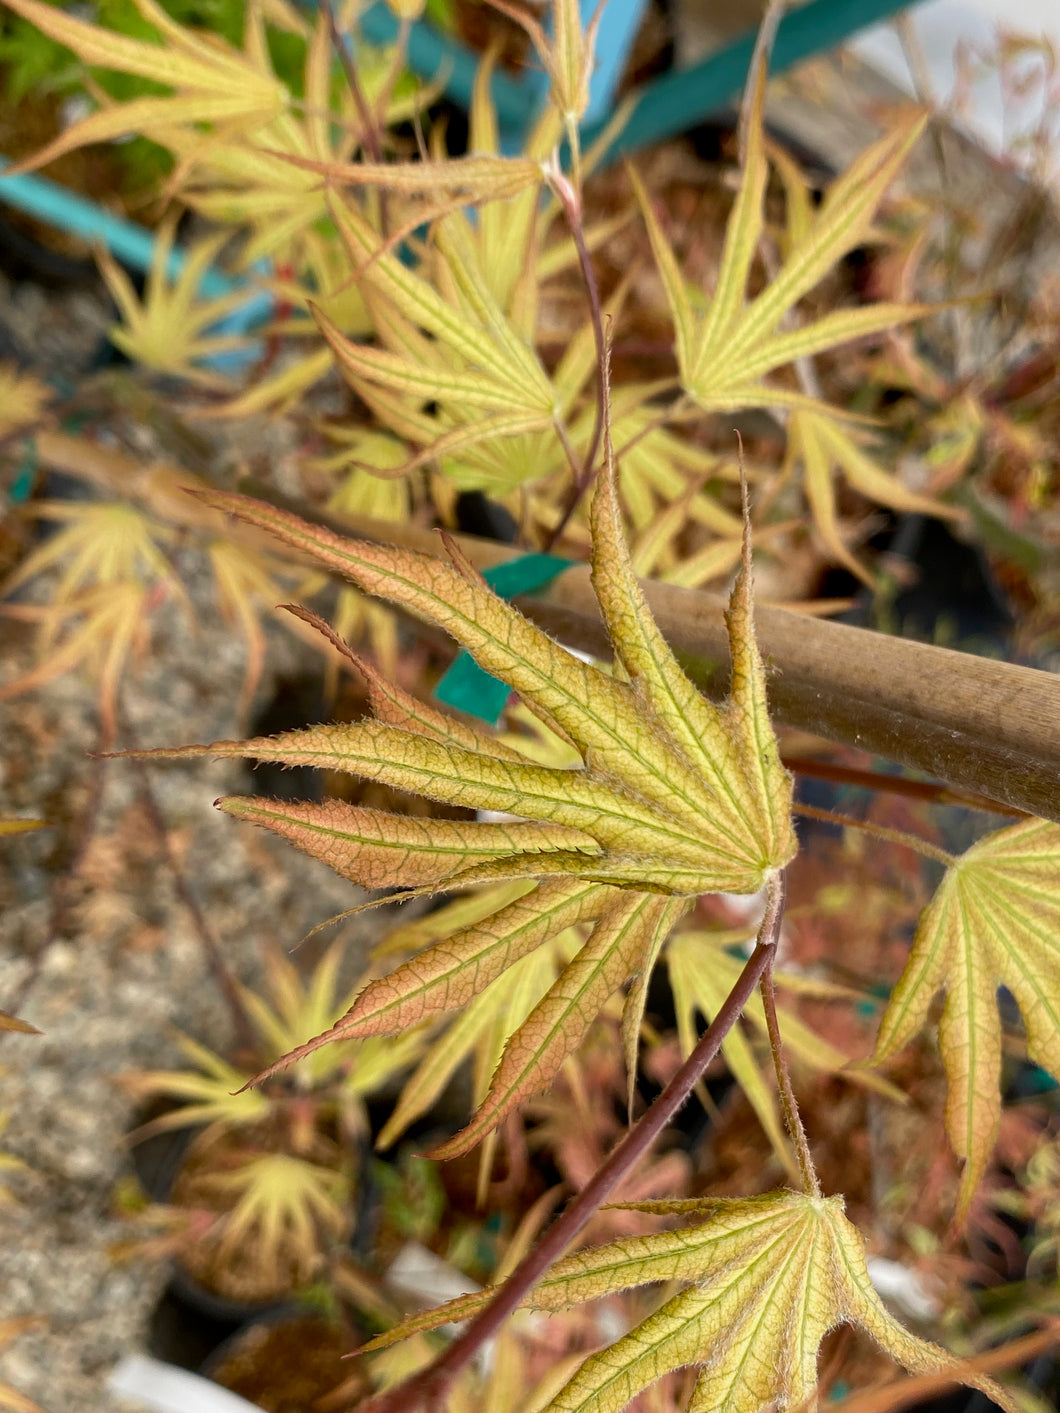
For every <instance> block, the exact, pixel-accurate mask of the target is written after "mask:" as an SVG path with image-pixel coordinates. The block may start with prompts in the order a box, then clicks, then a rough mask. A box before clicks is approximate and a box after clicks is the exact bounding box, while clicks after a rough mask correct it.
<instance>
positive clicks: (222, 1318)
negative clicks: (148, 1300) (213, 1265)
mask: <svg viewBox="0 0 1060 1413" xmlns="http://www.w3.org/2000/svg"><path fill="white" fill-rule="evenodd" d="M193 1137H194V1133H193V1132H192V1131H191V1130H190V1129H180V1130H177V1131H176V1132H166V1133H155V1134H152V1135H151V1136H150V1137H149V1138H145V1139H144V1140H143V1141H142V1142H141V1143H137V1144H136V1145H135V1146H134V1147H133V1149H132V1159H133V1167H134V1169H135V1170H136V1176H137V1177H138V1179H139V1181H140V1186H141V1187H142V1188H143V1190H144V1191H145V1192H146V1193H147V1195H148V1197H150V1198H151V1200H152V1202H158V1203H161V1204H168V1203H170V1202H171V1201H172V1197H173V1189H174V1187H175V1186H176V1182H177V1179H178V1177H179V1175H180V1172H181V1168H182V1167H183V1164H184V1159H185V1156H186V1154H187V1151H188V1149H189V1148H190V1146H191V1142H192V1138H193ZM167 1295H168V1296H169V1297H170V1300H169V1302H168V1303H169V1304H170V1305H172V1303H173V1300H174V1299H175V1300H176V1301H177V1302H178V1303H179V1304H181V1305H184V1306H186V1307H187V1308H188V1309H189V1310H191V1311H193V1312H194V1313H195V1314H196V1315H197V1316H199V1317H202V1322H205V1324H206V1325H214V1326H217V1327H218V1328H217V1332H216V1335H215V1338H214V1339H213V1340H212V1342H211V1343H210V1345H208V1347H212V1346H213V1345H214V1344H216V1343H218V1341H220V1340H222V1339H226V1338H227V1337H228V1336H229V1335H230V1334H231V1333H232V1331H233V1329H235V1328H237V1327H238V1326H241V1325H245V1324H246V1323H247V1322H248V1321H252V1320H256V1319H260V1318H262V1317H264V1316H266V1315H270V1314H272V1313H273V1312H275V1311H276V1310H279V1309H282V1308H284V1305H285V1304H286V1303H287V1297H275V1298H271V1299H268V1300H259V1301H254V1300H233V1299H230V1298H228V1297H227V1296H224V1295H219V1294H218V1293H217V1292H215V1291H212V1290H210V1288H209V1287H208V1286H205V1285H203V1284H202V1282H201V1281H198V1280H196V1278H195V1277H194V1276H193V1275H191V1274H190V1272H189V1271H187V1270H186V1269H185V1267H184V1266H183V1265H181V1263H180V1262H179V1261H178V1260H176V1259H173V1260H171V1261H170V1264H169V1281H168V1283H167ZM197 1342H201V1341H197ZM153 1352H158V1351H153ZM173 1362H175V1363H180V1364H182V1366H183V1367H185V1368H196V1367H198V1364H199V1362H200V1358H195V1359H194V1362H193V1363H190V1364H186V1363H185V1362H184V1360H182V1359H175V1360H174V1361H173Z"/></svg>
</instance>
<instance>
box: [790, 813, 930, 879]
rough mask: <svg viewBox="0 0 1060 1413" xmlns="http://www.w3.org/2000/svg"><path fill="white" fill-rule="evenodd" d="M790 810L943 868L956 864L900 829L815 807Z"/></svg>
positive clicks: (927, 844) (913, 835)
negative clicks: (882, 841) (909, 851)
mask: <svg viewBox="0 0 1060 1413" xmlns="http://www.w3.org/2000/svg"><path fill="white" fill-rule="evenodd" d="M791 810H792V813H793V814H801V815H804V816H805V817H806V818H807V819H820V820H823V821H824V823H825V824H841V825H843V827H844V828H846V829H860V830H862V831H863V832H864V833H865V834H871V835H872V836H873V837H874V838H876V839H886V840H887V842H888V844H901V845H903V846H904V847H905V848H907V849H912V850H913V851H914V853H917V854H922V855H923V856H924V858H926V859H934V860H935V862H936V863H940V864H942V865H943V867H944V868H950V867H951V866H952V865H953V864H954V863H955V862H956V860H955V859H954V857H953V855H952V854H948V853H947V852H946V850H945V849H938V848H936V847H935V845H934V844H929V843H928V841H927V840H926V839H920V838H918V837H917V835H915V834H906V833H905V831H904V830H902V829H888V828H887V827H886V826H885V825H883V824H871V823H870V822H869V821H868V820H867V819H855V818H854V816H853V815H849V814H839V813H838V812H837V811H836V810H822V809H818V808H817V806H816V805H803V804H794V805H792V807H791Z"/></svg>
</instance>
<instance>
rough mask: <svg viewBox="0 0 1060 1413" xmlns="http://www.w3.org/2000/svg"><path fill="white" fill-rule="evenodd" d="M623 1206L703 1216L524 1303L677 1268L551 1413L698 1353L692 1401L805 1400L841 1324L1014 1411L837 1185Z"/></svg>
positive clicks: (718, 1411) (778, 1405)
mask: <svg viewBox="0 0 1060 1413" xmlns="http://www.w3.org/2000/svg"><path fill="white" fill-rule="evenodd" d="M618 1205H619V1206H621V1207H628V1208H630V1209H632V1210H635V1211H642V1212H651V1213H653V1214H656V1215H665V1214H673V1215H681V1216H684V1217H686V1218H687V1217H691V1218H693V1219H698V1220H694V1223H693V1224H692V1225H686V1226H680V1227H678V1228H676V1229H675V1230H671V1231H665V1232H654V1233H652V1234H651V1235H649V1236H633V1237H631V1236H624V1237H622V1238H620V1239H619V1240H617V1241H611V1242H607V1243H605V1244H604V1245H602V1246H595V1247H589V1248H588V1249H586V1250H583V1251H577V1252H575V1253H574V1254H573V1255H570V1256H567V1257H565V1258H564V1259H563V1260H562V1261H559V1262H557V1264H556V1265H555V1266H553V1267H552V1269H551V1271H549V1273H548V1274H547V1275H546V1276H545V1277H544V1278H543V1279H542V1280H541V1282H540V1284H538V1285H537V1286H536V1287H535V1289H534V1291H533V1292H532V1294H530V1295H529V1296H528V1297H527V1299H526V1301H525V1304H526V1305H527V1306H528V1307H530V1308H531V1309H535V1310H549V1311H551V1310H563V1309H566V1308H568V1307H570V1306H573V1305H578V1304H580V1303H582V1302H583V1301H586V1300H596V1299H599V1298H600V1297H601V1296H605V1295H611V1294H614V1293H615V1292H617V1291H621V1290H629V1289H632V1288H633V1287H634V1286H640V1285H648V1284H652V1283H655V1282H662V1281H667V1282H669V1281H679V1282H680V1283H681V1289H680V1290H678V1291H677V1293H676V1294H673V1295H671V1296H670V1297H669V1298H668V1299H666V1300H664V1301H663V1303H662V1305H661V1306H660V1307H659V1308H658V1309H657V1310H656V1311H655V1313H654V1314H652V1315H649V1316H648V1318H647V1319H646V1320H644V1321H642V1322H641V1323H640V1324H639V1325H637V1326H636V1328H635V1329H632V1330H630V1332H629V1333H628V1334H626V1335H624V1336H623V1337H622V1338H621V1339H619V1340H618V1341H617V1342H616V1343H615V1344H612V1345H610V1346H609V1347H607V1348H605V1349H602V1350H600V1351H599V1352H598V1353H595V1354H591V1355H590V1356H589V1358H588V1359H587V1360H586V1361H585V1363H584V1364H582V1366H581V1368H580V1369H578V1371H577V1372H576V1373H575V1374H574V1376H573V1378H571V1379H570V1381H569V1382H568V1383H567V1384H566V1386H565V1387H564V1388H563V1389H561V1390H560V1392H559V1393H558V1394H557V1395H556V1397H555V1398H554V1399H553V1400H552V1402H551V1403H550V1404H549V1405H548V1408H547V1409H546V1410H545V1413H618V1410H619V1409H622V1408H625V1407H626V1406H627V1405H628V1404H629V1403H630V1402H632V1400H633V1399H634V1398H635V1397H636V1396H637V1394H639V1393H640V1392H641V1391H642V1390H643V1389H646V1388H648V1387H650V1386H651V1385H652V1384H653V1383H655V1382H656V1381H657V1380H658V1379H661V1378H662V1377H663V1375H664V1374H666V1373H668V1372H670V1371H671V1370H673V1369H683V1368H688V1367H689V1366H698V1367H699V1368H700V1373H699V1377H698V1379H697V1381H696V1385H695V1388H694V1389H693V1391H692V1396H691V1399H690V1401H689V1403H688V1406H687V1413H764V1410H766V1409H771V1410H783V1409H794V1408H806V1407H807V1406H812V1405H810V1404H809V1400H811V1399H812V1397H813V1394H814V1391H815V1388H816V1385H817V1354H818V1350H819V1348H820V1344H821V1341H822V1339H823V1338H824V1336H825V1335H826V1334H827V1333H828V1331H829V1330H831V1329H834V1328H835V1326H836V1325H840V1324H843V1323H850V1324H855V1325H860V1327H861V1328H862V1329H863V1330H866V1331H867V1332H868V1333H869V1334H870V1335H872V1337H873V1339H875V1340H876V1342H877V1343H878V1344H879V1345H881V1346H882V1348H883V1349H885V1350H886V1352H887V1353H888V1354H889V1355H890V1356H891V1358H892V1359H894V1360H895V1361H896V1362H897V1363H899V1364H901V1365H903V1366H904V1367H905V1368H906V1369H908V1370H910V1371H911V1372H917V1373H935V1374H939V1373H941V1374H946V1373H951V1374H952V1376H953V1379H954V1381H955V1382H967V1383H969V1384H971V1385H972V1386H974V1387H976V1388H981V1389H983V1390H984V1392H987V1393H989V1396H990V1397H991V1398H993V1399H994V1400H995V1402H997V1403H999V1404H1000V1405H1001V1406H1002V1407H1003V1408H1006V1409H1010V1410H1013V1413H1015V1404H1014V1403H1013V1402H1012V1400H1010V1399H1009V1398H1008V1397H1007V1395H1006V1394H1005V1393H1004V1391H1003V1390H1002V1389H1000V1388H999V1387H998V1386H997V1385H996V1384H995V1383H993V1381H992V1380H989V1379H983V1378H980V1377H977V1376H969V1375H968V1374H967V1373H966V1372H965V1371H964V1369H963V1366H962V1365H961V1363H960V1362H959V1361H958V1360H957V1359H955V1358H953V1356H952V1355H950V1354H948V1353H947V1352H946V1351H945V1350H943V1349H940V1348H939V1347H938V1346H937V1345H933V1344H928V1343H926V1342H925V1341H924V1340H921V1339H918V1338H917V1337H916V1336H915V1335H912V1334H910V1332H909V1331H908V1330H906V1329H905V1328H904V1327H903V1326H902V1325H900V1324H899V1323H898V1321H897V1320H896V1319H894V1317H893V1316H892V1315H890V1314H889V1313H888V1311H887V1309H886V1308H885V1306H884V1305H883V1303H882V1302H881V1300H880V1298H879V1296H878V1295H877V1294H876V1292H875V1290H874V1289H873V1286H872V1282H871V1281H870V1279H869V1274H868V1270H867V1269H866V1265H865V1253H864V1249H863V1246H862V1242H861V1238H860V1236H859V1235H858V1233H857V1230H856V1229H855V1228H854V1227H853V1226H852V1225H851V1223H850V1222H849V1221H848V1220H847V1219H846V1217H845V1216H844V1214H843V1199H842V1198H841V1197H811V1196H807V1195H805V1194H802V1193H796V1192H770V1193H766V1194H765V1195H764V1196H762V1197H751V1198H727V1199H721V1200H717V1201H711V1200H705V1199H702V1198H692V1199H690V1200H687V1201H671V1202H638V1203H620V1204H618ZM493 1294H494V1291H492V1290H486V1291H482V1292H480V1293H478V1294H475V1295H470V1296H461V1297H459V1298H458V1299H456V1300H451V1301H449V1302H448V1303H447V1304H446V1305H442V1306H439V1307H438V1308H436V1309H434V1310H428V1311H427V1312H426V1313H425V1314H422V1315H416V1316H413V1317H412V1318H411V1319H408V1320H405V1321H403V1322H402V1323H401V1324H400V1325H398V1326H396V1327H395V1328H394V1329H392V1330H388V1331H387V1332H386V1334H384V1335H380V1336H378V1337H377V1338H376V1339H375V1340H373V1341H372V1342H371V1343H370V1344H368V1345H366V1346H365V1350H371V1349H378V1348H381V1347H383V1346H385V1345H388V1344H391V1343H393V1342H395V1341H396V1340H399V1339H403V1338H405V1337H406V1336H407V1335H410V1334H413V1333H416V1332H417V1331H421V1330H427V1329H434V1328H436V1327H437V1326H439V1325H442V1324H445V1323H448V1322H450V1321H457V1320H464V1319H468V1318H469V1317H470V1316H472V1315H474V1314H475V1313H476V1312H477V1311H478V1310H479V1309H481V1308H482V1307H483V1306H484V1305H486V1304H487V1303H488V1302H489V1300H490V1299H491V1298H492V1296H493Z"/></svg>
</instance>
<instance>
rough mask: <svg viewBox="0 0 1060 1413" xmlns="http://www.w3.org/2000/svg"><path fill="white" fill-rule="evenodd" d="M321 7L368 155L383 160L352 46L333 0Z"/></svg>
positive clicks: (376, 127) (321, 3)
mask: <svg viewBox="0 0 1060 1413" xmlns="http://www.w3.org/2000/svg"><path fill="white" fill-rule="evenodd" d="M320 9H321V11H322V12H323V15H324V18H325V20H326V21H327V26H328V34H329V35H330V36H331V44H332V47H333V48H334V50H335V53H336V54H337V55H338V59H339V63H340V64H341V65H342V71H343V73H344V74H345V75H346V82H347V84H348V85H349V89H350V93H351V94H352V96H353V103H354V107H355V108H356V109H357V116H358V118H360V120H361V124H362V127H363V132H362V133H361V140H362V142H363V143H364V146H365V147H366V148H367V150H368V155H369V157H371V159H372V161H373V162H381V161H382V160H383V145H382V142H381V140H380V137H379V128H378V126H377V123H376V118H375V114H374V113H373V112H372V110H371V108H369V106H368V100H367V99H366V98H365V96H364V90H363V89H362V88H361V81H360V79H359V78H358V76H357V68H356V66H355V64H354V62H353V55H352V54H351V53H350V46H349V45H348V44H347V42H346V36H345V35H344V34H343V33H342V31H341V30H340V29H339V22H338V20H337V19H336V18H335V11H334V9H333V8H332V5H331V0H320Z"/></svg>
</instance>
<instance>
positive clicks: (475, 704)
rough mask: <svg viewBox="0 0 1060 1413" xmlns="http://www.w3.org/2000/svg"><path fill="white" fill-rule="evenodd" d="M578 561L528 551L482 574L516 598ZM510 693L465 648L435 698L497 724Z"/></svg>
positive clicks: (498, 589)
mask: <svg viewBox="0 0 1060 1413" xmlns="http://www.w3.org/2000/svg"><path fill="white" fill-rule="evenodd" d="M575 563H577V561H576V560H573V559H561V558H560V557H559V555H555V554H524V555H520V556H519V558H518V559H509V560H508V561H507V562H506V563H505V564H495V565H494V566H493V568H492V569H486V570H484V571H483V575H482V577H483V578H484V579H485V581H486V583H487V584H489V586H490V588H491V589H493V590H494V591H495V592H496V593H498V594H500V596H501V598H502V599H513V598H515V596H516V595H517V594H532V593H534V592H535V590H537V589H544V588H545V587H546V586H547V585H549V584H551V582H552V580H553V579H555V578H556V577H557V575H559V574H562V573H563V571H564V569H569V568H570V566H571V565H572V564H575ZM510 693H511V689H510V688H509V687H508V685H507V683H505V682H499V681H498V680H497V678H496V677H491V676H490V674H489V673H488V672H485V671H483V669H482V668H481V667H479V665H478V663H477V662H476V661H475V659H474V658H473V657H472V656H471V654H470V653H468V652H464V651H461V652H460V653H459V654H458V655H457V657H456V659H455V661H454V662H453V664H452V665H451V666H450V668H449V669H448V671H447V672H446V673H445V675H444V676H443V677H442V680H441V681H440V682H439V683H438V685H437V687H436V688H435V689H434V698H435V701H439V702H442V703H443V704H444V705H445V706H451V707H456V709H457V710H458V711H463V712H466V713H467V714H468V716H477V717H478V718H479V720H480V721H486V722H488V723H489V724H490V726H496V724H497V722H498V721H499V720H500V715H501V712H502V711H503V710H504V707H505V704H506V702H507V701H508V697H509V695H510Z"/></svg>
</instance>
